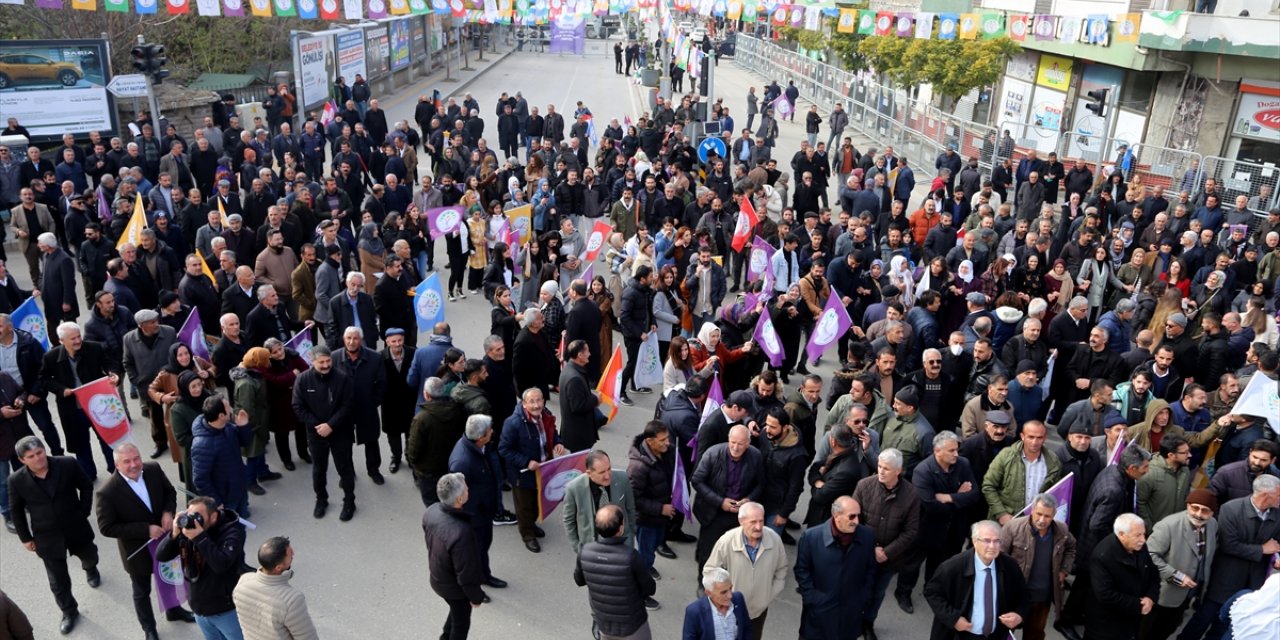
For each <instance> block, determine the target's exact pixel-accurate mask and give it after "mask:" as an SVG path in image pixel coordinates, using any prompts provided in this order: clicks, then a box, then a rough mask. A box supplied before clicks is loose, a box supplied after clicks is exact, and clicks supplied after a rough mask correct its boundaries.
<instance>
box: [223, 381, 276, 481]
mask: <svg viewBox="0 0 1280 640" xmlns="http://www.w3.org/2000/svg"><path fill="white" fill-rule="evenodd" d="M228 375H229V376H230V377H231V384H232V386H233V387H234V392H235V396H234V398H233V399H234V402H232V403H231V406H232V407H233V408H235V409H244V411H245V413H248V414H249V424H251V425H253V438H252V440H251V441H250V442H249V446H247V447H245V448H244V450H243V451H241V453H243V454H244V457H246V458H254V457H257V456H260V455H263V454H265V453H266V452H267V440H269V439H270V438H271V413H270V409H268V406H269V405H268V403H267V383H266V381H264V380H263V379H262V374H261V373H259V372H258V371H255V370H253V369H246V368H245V367H236V368H234V369H232V370H231V372H230V373H229V374H228Z"/></svg>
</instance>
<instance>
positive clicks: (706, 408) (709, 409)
mask: <svg viewBox="0 0 1280 640" xmlns="http://www.w3.org/2000/svg"><path fill="white" fill-rule="evenodd" d="M723 404H724V388H723V387H721V386H720V373H719V372H716V374H715V375H714V376H712V377H711V383H710V385H709V386H708V387H707V401H706V402H705V403H704V404H703V405H702V417H701V418H700V419H699V420H698V424H702V423H703V422H706V421H707V416H710V415H711V414H713V413H715V412H717V411H719V410H720V406H721V405H723ZM689 449H690V450H692V451H693V455H694V457H697V455H698V439H697V438H694V439H693V442H690V443H689Z"/></svg>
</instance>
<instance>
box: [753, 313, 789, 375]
mask: <svg viewBox="0 0 1280 640" xmlns="http://www.w3.org/2000/svg"><path fill="white" fill-rule="evenodd" d="M751 342H752V343H754V344H758V345H760V350H761V351H763V352H764V354H765V355H766V356H769V364H771V365H773V366H775V367H780V366H782V358H783V356H785V355H786V350H785V349H783V348H782V340H781V339H779V338H778V332H777V331H775V330H774V328H773V320H772V319H770V318H769V309H768V308H765V309H764V310H763V311H761V312H760V320H758V321H757V322H756V332H755V333H754V334H752V335H751Z"/></svg>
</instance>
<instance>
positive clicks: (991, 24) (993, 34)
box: [981, 11, 1004, 39]
mask: <svg viewBox="0 0 1280 640" xmlns="http://www.w3.org/2000/svg"><path fill="white" fill-rule="evenodd" d="M981 20H982V23H981V24H982V37H983V39H987V38H1000V37H1003V36H1004V14H1003V13H997V12H995V11H987V12H984V13H983V14H982V18H981Z"/></svg>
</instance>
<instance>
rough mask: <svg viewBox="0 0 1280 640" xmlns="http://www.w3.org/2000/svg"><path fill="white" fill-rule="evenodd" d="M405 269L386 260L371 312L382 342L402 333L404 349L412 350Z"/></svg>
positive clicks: (413, 320)
mask: <svg viewBox="0 0 1280 640" xmlns="http://www.w3.org/2000/svg"><path fill="white" fill-rule="evenodd" d="M405 266H406V263H405V261H404V260H402V259H401V258H400V257H399V256H394V255H393V256H388V257H387V262H386V264H385V265H383V268H382V277H381V278H378V284H376V285H374V287H373V310H374V312H375V313H377V315H378V326H379V327H380V328H381V329H382V334H383V339H384V340H385V339H386V333H387V331H390V330H391V329H402V330H403V331H404V343H405V346H407V347H409V348H410V349H414V348H417V346H418V317H417V315H416V314H415V313H414V311H413V303H414V300H415V298H414V297H413V296H412V295H411V294H412V293H413V287H412V285H411V284H410V283H411V282H412V279H411V277H410V275H409V274H408V273H405ZM415 395H416V394H415Z"/></svg>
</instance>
